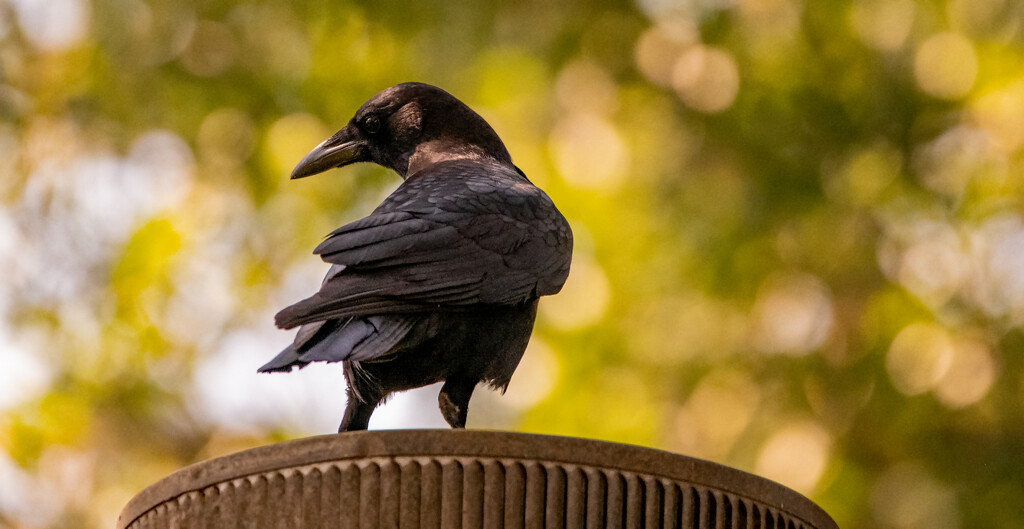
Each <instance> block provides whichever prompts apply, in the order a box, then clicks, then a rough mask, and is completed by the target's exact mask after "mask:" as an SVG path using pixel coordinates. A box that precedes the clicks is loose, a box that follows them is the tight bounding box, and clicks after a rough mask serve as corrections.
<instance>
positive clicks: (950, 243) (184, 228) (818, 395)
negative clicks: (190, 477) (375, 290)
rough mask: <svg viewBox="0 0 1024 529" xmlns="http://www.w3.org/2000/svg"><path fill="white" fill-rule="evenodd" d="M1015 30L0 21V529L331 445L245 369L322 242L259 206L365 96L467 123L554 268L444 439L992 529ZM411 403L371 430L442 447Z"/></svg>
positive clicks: (230, 8)
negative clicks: (665, 466)
mask: <svg viewBox="0 0 1024 529" xmlns="http://www.w3.org/2000/svg"><path fill="white" fill-rule="evenodd" d="M1022 26H1024V4H1022V3H1021V2H1019V1H1016V0H941V1H931V0H922V1H914V0H836V1H829V2H820V1H811V0H802V1H801V0H636V1H635V2H630V1H627V0H603V1H590V2H584V1H569V2H549V1H540V0H536V1H526V2H511V1H507V2H497V3H486V2H484V3H481V2H471V1H468V0H467V1H463V2H448V3H446V4H445V5H443V6H435V5H431V3H429V2H415V1H403V0H380V1H373V2H371V1H359V2H334V1H327V0H300V1H296V2H291V1H284V0H280V1H275V0H262V1H252V2H239V1H234V0H211V1H204V2H189V1H175V0H94V1H90V0H0V175H2V176H0V271H2V273H3V276H4V277H3V279H2V280H0V315H2V316H0V361H2V370H0V446H2V450H0V526H2V527H12V528H81V527H84V528H108V527H112V526H113V524H114V521H115V519H116V517H117V514H118V512H119V511H120V509H121V508H122V507H123V506H124V504H125V503H126V502H127V500H128V499H129V498H130V497H131V496H132V495H134V494H135V493H136V492H138V491H139V490H141V489H142V488H143V487H145V486H146V485H148V484H150V483H152V482H153V481H155V480H157V479H159V478H161V477H163V476H165V475H166V474H168V473H170V472H172V471H174V470H176V469H178V468H180V467H181V466H183V465H186V464H189V463H192V462H195V461H198V460H202V459H205V458H209V457H214V456H218V455H223V454H226V453H230V452H233V451H236V450H240V449H244V448H248V447H252V446H257V445H261V444H266V443H270V442H276V441H281V440H286V439H294V438H298V437H302V436H308V435H315V434H325V433H331V432H333V431H334V430H335V429H336V427H337V423H338V421H339V420H340V418H341V413H342V410H343V408H344V393H343V381H342V377H341V369H340V366H329V365H314V366H311V367H309V368H307V369H305V370H303V371H301V372H296V373H292V374H290V375H259V376H257V374H256V372H255V371H256V368H257V367H258V366H260V365H261V364H262V363H263V362H265V361H266V360H268V359H269V358H271V357H272V356H273V355H275V354H276V353H277V352H278V350H279V349H280V348H282V347H284V346H285V345H286V344H287V343H289V342H290V340H291V338H292V335H291V333H289V332H284V331H279V330H276V329H275V328H274V326H273V320H272V316H273V314H274V312H276V311H277V310H278V309H280V308H282V307H284V306H285V305H287V304H289V303H291V302H294V301H297V300H299V299H301V298H303V297H305V296H307V295H309V294H310V293H312V292H313V291H314V290H315V289H316V288H317V287H318V286H319V282H320V279H321V276H322V274H323V273H324V272H325V271H326V265H324V264H323V263H321V262H320V261H319V259H317V258H316V257H315V256H313V255H311V253H310V252H311V250H312V248H313V247H314V246H315V245H316V244H317V243H318V242H319V240H320V239H321V237H322V236H324V235H325V234H327V233H328V232H330V231H331V230H333V229H334V228H335V227H337V226H340V225H342V224H344V223H346V222H349V221H351V220H353V219H356V218H358V217H360V216H363V215H365V214H367V213H368V212H369V211H370V210H371V209H372V208H373V207H374V206H375V205H376V204H377V203H378V202H379V201H380V200H381V199H382V198H383V197H385V196H386V195H387V194H388V193H390V191H391V190H393V189H394V188H395V187H396V186H397V184H398V178H397V177H396V176H395V175H394V174H391V173H389V172H388V171H386V170H384V169H381V168H379V167H376V166H369V165H360V166H355V167H350V168H346V169H344V170H342V171H335V172H331V173H329V174H325V175H321V176H318V177H315V178H310V179H305V180H301V181H295V182H289V181H288V174H289V171H290V169H291V167H292V166H293V165H294V164H295V163H296V162H297V161H298V160H299V159H300V158H301V157H302V155H304V154H305V153H306V152H307V151H308V150H309V149H311V148H312V147H313V146H315V145H316V144H317V143H319V142H320V141H321V140H323V139H325V138H326V137H328V136H329V135H330V134H332V133H333V132H335V131H336V130H337V129H339V128H341V126H343V125H344V123H345V122H347V120H348V119H349V118H350V117H351V115H352V114H353V112H354V111H355V110H356V109H357V108H358V107H359V105H360V104H361V103H362V102H363V101H365V100H366V99H368V98H369V97H370V96H372V95H373V94H375V93H376V92H378V91H379V90H381V89H383V88H386V87H388V86H390V85H393V84H395V83H398V82H402V81H410V80H417V81H424V82H428V83H432V84H436V85H439V86H441V87H443V88H445V89H447V90H448V91H450V92H451V93H453V94H454V95H456V96H457V97H459V98H461V99H462V100H463V101H465V102H466V103H468V104H469V105H470V106H472V107H473V108H475V109H476V110H478V111H479V112H480V113H481V114H483V115H484V116H485V117H486V118H487V119H488V121H489V122H490V123H491V124H492V125H493V126H494V127H495V129H496V130H497V131H498V133H499V134H500V135H501V136H502V138H503V139H504V140H505V141H506V143H507V145H508V147H509V150H510V151H511V153H512V156H513V158H514V159H515V161H516V163H517V165H519V167H521V168H522V169H523V170H524V171H525V172H526V173H527V174H528V175H529V176H530V178H531V179H532V180H533V181H534V182H535V183H537V184H538V185H540V186H541V187H542V188H544V189H545V190H546V191H547V192H548V193H549V194H550V195H551V196H552V198H553V199H554V200H555V202H556V203H557V204H558V206H559V207H560V209H561V210H562V211H563V212H564V213H565V215H566V217H567V218H569V219H570V221H571V223H572V225H573V229H574V231H575V234H576V251H575V256H574V262H573V270H572V274H571V276H570V278H569V281H568V283H567V284H566V286H565V289H564V290H563V292H562V293H561V294H559V295H558V296H555V297H550V298H545V299H544V300H543V301H542V302H541V313H540V316H539V320H538V323H537V330H536V333H535V335H534V337H533V340H532V342H531V344H530V348H529V350H528V352H527V354H526V356H525V358H524V360H523V363H522V365H521V366H520V369H519V371H518V372H517V374H516V376H515V377H514V378H513V380H512V385H511V388H510V390H509V392H508V394H507V395H505V396H504V397H500V396H498V395H496V394H493V393H490V392H487V391H483V390H481V391H479V392H478V394H477V397H476V398H475V399H474V401H473V408H472V409H471V411H470V418H469V424H470V427H472V428H501V429H512V430H518V431H526V432H539V433H549V434H561V435H572V436H580V437H591V438H597V439H607V440H612V441H620V442H627V443H636V444H640V445H645V446H651V447H656V448H661V449H665V450H671V451H675V452H680V453H684V454H688V455H691V456H696V457H700V458H705V459H710V460H713V461H717V462H721V463H724V464H727V465H731V466H735V467H738V468H740V469H743V470H746V471H749V472H754V473H757V474H761V475H764V476H767V477H769V478H772V479H775V480H777V481H779V482H781V483H783V484H786V485H788V486H790V487H792V488H794V489H796V490H798V491H800V492H802V493H804V494H806V495H808V496H809V497H811V498H812V499H814V500H815V501H817V502H819V503H820V504H821V505H822V506H823V507H824V508H825V509H826V510H827V511H828V512H829V513H831V514H832V516H833V517H834V518H835V519H836V520H837V522H838V523H839V525H840V526H841V527H846V528H854V527H873V528H930V529H956V528H969V527H986V528H1000V527H1005V528H1011V527H1012V528H1017V527H1020V526H1021V524H1024V507H1022V506H1024V478H1022V476H1024V455H1022V454H1024V377H1022V375H1021V373H1022V372H1024V355H1022V352H1024V333H1022V323H1024V179H1022V174H1024V27H1022ZM437 389H438V388H437V387H433V388H425V389H423V390H419V391H415V392H410V393H407V394H404V395H402V396H401V397H399V398H396V399H394V400H393V401H392V402H391V403H389V404H388V405H387V406H386V407H385V408H383V409H381V410H379V411H378V413H377V414H376V415H375V416H374V421H373V422H372V423H371V426H372V427H374V428H393V427H441V426H443V422H442V421H441V418H440V414H439V413H438V412H437V410H436V393H437Z"/></svg>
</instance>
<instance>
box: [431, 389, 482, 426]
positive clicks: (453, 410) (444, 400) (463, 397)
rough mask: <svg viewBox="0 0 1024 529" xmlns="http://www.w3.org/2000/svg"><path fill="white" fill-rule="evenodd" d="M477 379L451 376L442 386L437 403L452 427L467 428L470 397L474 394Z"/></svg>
mask: <svg viewBox="0 0 1024 529" xmlns="http://www.w3.org/2000/svg"><path fill="white" fill-rule="evenodd" d="M476 382H477V381H476V380H468V379H459V378H449V379H448V380H446V381H445V382H444V386H441V393H440V394H438V395H437V404H438V407H439V408H441V415H442V416H444V420H445V421H447V422H448V424H450V425H451V427H452V428H465V427H466V416H467V414H468V413H469V398H470V397H472V396H473V389H474V388H476Z"/></svg>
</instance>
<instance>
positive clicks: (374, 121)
mask: <svg viewBox="0 0 1024 529" xmlns="http://www.w3.org/2000/svg"><path fill="white" fill-rule="evenodd" d="M363 129H365V130H366V132H369V133H370V134H376V133H377V131H379V130H380V119H378V118H377V116H374V115H372V114H371V115H369V116H366V118H365V119H363Z"/></svg>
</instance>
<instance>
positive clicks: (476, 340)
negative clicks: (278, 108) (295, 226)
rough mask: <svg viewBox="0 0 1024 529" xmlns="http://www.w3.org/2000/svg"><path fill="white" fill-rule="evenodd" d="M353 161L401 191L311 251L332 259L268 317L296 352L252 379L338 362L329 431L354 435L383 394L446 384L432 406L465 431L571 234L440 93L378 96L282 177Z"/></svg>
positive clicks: (503, 371)
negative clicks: (385, 173) (305, 292)
mask: <svg viewBox="0 0 1024 529" xmlns="http://www.w3.org/2000/svg"><path fill="white" fill-rule="evenodd" d="M356 162H373V163H377V164H379V165H382V166H384V167H387V168H390V169H392V170H394V171H395V172H397V173H398V175H399V176H400V177H402V179H403V182H402V183H401V185H399V187H398V188H397V189H396V190H395V191H394V192H393V193H392V194H391V195H390V196H388V197H387V198H386V199H385V200H384V201H383V202H382V203H381V204H380V205H379V206H378V207H377V208H376V209H375V210H374V211H373V212H372V213H371V214H370V215H369V216H367V217H365V218H362V219H359V220H357V221H355V222H352V223H349V224H346V225H344V226H342V227H341V228H338V229H337V230H335V231H334V232H332V233H331V234H330V235H328V236H327V237H326V239H325V240H324V241H323V242H322V243H321V244H320V245H319V246H317V248H316V250H314V252H313V253H315V254H317V255H319V256H320V257H321V258H322V259H323V260H324V261H325V262H327V263H331V267H330V269H329V270H328V272H327V277H325V278H324V280H323V283H322V284H321V286H320V290H319V291H318V292H317V293H315V294H313V295H312V296H311V297H309V298H306V299H304V300H302V301H299V302H298V303H295V304H294V305H291V306H289V307H287V308H285V309H283V310H282V311H281V312H279V313H278V314H277V316H276V317H275V323H276V324H277V326H278V327H280V328H282V329H293V328H295V327H298V333H297V334H296V336H295V340H294V342H293V343H292V344H291V345H289V346H288V347H287V348H286V349H284V350H283V351H281V353H279V354H278V355H277V356H276V357H275V358H274V359H273V360H271V361H270V362H268V363H267V364H266V365H264V366H263V367H261V368H260V369H259V371H260V372H273V371H283V372H288V371H291V369H292V368H293V367H298V368H302V367H305V366H306V365H307V364H309V363H310V362H318V361H322V362H341V363H342V365H343V366H344V375H345V380H346V382H347V384H348V389H347V397H348V403H347V406H346V409H345V415H344V418H343V419H342V422H341V426H340V427H339V429H338V431H339V432H344V431H351V430H365V429H366V428H367V424H368V423H369V420H370V415H371V414H372V413H373V411H374V409H375V408H376V407H377V406H378V405H379V404H380V403H382V402H383V401H384V400H385V399H386V398H387V397H388V396H389V395H390V394H392V393H394V392H396V391H403V390H407V389H412V388H416V387H420V386H425V385H427V384H433V383H435V382H440V381H444V385H443V386H442V388H441V392H440V394H439V395H438V407H439V408H440V410H441V414H442V415H443V416H444V419H445V421H447V422H448V424H449V425H451V427H452V428H465V425H466V415H467V411H468V408H469V400H470V397H471V396H472V394H473V390H474V389H475V388H476V385H477V384H479V383H486V384H488V385H490V386H491V387H492V388H493V389H498V390H500V391H502V392H504V391H505V389H507V387H508V384H509V381H510V380H511V378H512V373H513V372H514V371H515V369H516V366H517V365H518V364H519V360H520V359H521V358H522V356H523V352H524V351H525V350H526V345H527V343H528V342H529V340H530V334H531V333H532V332H533V325H534V320H535V318H536V315H537V301H538V298H539V297H540V296H546V295H550V294H555V293H557V292H558V291H559V290H561V288H562V285H563V283H565V279H566V277H567V276H568V275H569V264H570V261H571V259H572V230H571V229H570V228H569V224H568V222H566V220H565V217H563V216H562V214H561V213H560V212H559V211H558V209H557V208H556V207H555V205H554V203H553V202H552V201H551V199H550V198H549V197H548V196H547V194H545V193H544V192H543V191H541V190H540V189H539V188H537V187H536V186H534V185H533V184H532V183H531V182H530V180H529V179H527V177H526V175H525V174H524V173H523V171H521V170H520V169H519V168H518V167H516V166H515V165H513V163H512V158H511V156H510V155H509V152H508V150H507V149H506V148H505V145H504V143H502V141H501V139H500V138H498V135H497V133H495V132H494V129H492V128H491V126H490V125H488V124H487V122H486V121H485V120H484V119H483V118H482V117H480V115H479V114H477V113H476V112H474V111H473V110H472V109H470V108H469V107H468V106H466V105H465V104H464V103H462V102H461V101H459V100H458V99H456V98H455V97H454V96H452V95H451V94H449V93H448V92H445V91H444V90H442V89H440V88H437V87H435V86H431V85H428V84H423V83H403V84H399V85H396V86H393V87H391V88H388V89H386V90H384V91H382V92H380V93H379V94H377V95H375V96H374V97H372V98H371V99H370V100H369V101H367V102H366V103H364V104H363V106H362V107H360V108H359V110H358V111H357V112H356V114H355V116H354V117H353V118H352V119H351V120H350V121H349V122H348V124H347V125H345V127H344V128H342V129H341V130H340V131H338V132H337V133H336V134H334V135H333V136H331V137H330V138H328V139H327V140H326V141H324V142H323V143H321V144H320V145H318V146H316V147H315V148H314V149H313V150H312V151H311V152H310V153H309V154H307V155H306V156H305V157H304V158H303V159H302V160H301V161H300V162H299V163H298V165H296V167H295V169H294V170H293V171H292V174H291V178H293V179H295V178H304V177H306V176H310V175H314V174H317V173H321V172H324V171H327V170H328V169H332V168H334V167H341V166H345V165H349V164H352V163H356Z"/></svg>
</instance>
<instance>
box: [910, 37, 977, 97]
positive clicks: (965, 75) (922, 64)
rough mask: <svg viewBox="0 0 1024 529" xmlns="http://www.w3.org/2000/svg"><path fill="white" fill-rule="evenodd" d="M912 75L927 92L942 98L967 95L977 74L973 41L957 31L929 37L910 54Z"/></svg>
mask: <svg viewBox="0 0 1024 529" xmlns="http://www.w3.org/2000/svg"><path fill="white" fill-rule="evenodd" d="M914 76H915V77H916V78H917V84H918V86H920V87H921V90H924V91H925V93H927V94H929V95H932V96H935V97H938V98H942V99H957V98H960V97H963V96H965V95H967V93H968V92H970V90H971V87H973V86H974V81H975V78H977V76H978V57H977V55H976V54H975V51H974V44H973V43H971V41H970V40H969V39H967V38H966V37H964V36H963V35H960V34H958V33H951V32H950V33H940V34H938V35H933V36H932V37H929V38H928V40H926V41H924V42H923V43H922V44H921V46H920V47H919V48H918V49H917V53H916V54H915V55H914Z"/></svg>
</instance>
